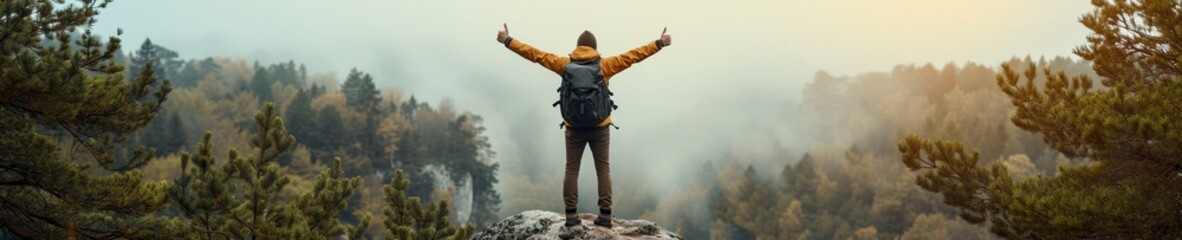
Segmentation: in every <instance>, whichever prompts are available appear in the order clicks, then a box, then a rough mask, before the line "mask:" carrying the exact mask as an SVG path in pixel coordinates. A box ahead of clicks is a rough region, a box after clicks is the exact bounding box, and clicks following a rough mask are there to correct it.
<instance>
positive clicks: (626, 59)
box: [505, 38, 661, 127]
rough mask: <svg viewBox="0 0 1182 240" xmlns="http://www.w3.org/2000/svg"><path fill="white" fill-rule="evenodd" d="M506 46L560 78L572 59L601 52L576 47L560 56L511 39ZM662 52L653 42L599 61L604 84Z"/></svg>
mask: <svg viewBox="0 0 1182 240" xmlns="http://www.w3.org/2000/svg"><path fill="white" fill-rule="evenodd" d="M505 46H506V47H508V48H509V50H512V51H513V52H515V53H517V55H521V57H523V58H525V59H526V60H529V61H530V62H534V63H537V64H539V65H542V67H546V69H550V71H553V72H554V73H556V74H558V75H559V76H562V72H563V68H565V67H566V64H567V63H570V61H571V59H574V60H575V61H585V60H591V59H595V58H597V57H599V51H596V50H595V49H594V48H591V47H587V46H578V47H575V50H574V51H571V52H570V54H569V56H558V55H556V54H553V53H550V52H546V51H542V50H539V49H537V48H534V47H533V46H530V45H529V44H525V43H524V42H521V41H519V40H517V39H514V38H509V40H506V43H505ZM660 50H661V46H660V45H659V44H658V42H657V41H652V42H649V43H648V44H645V45H644V46H640V47H638V48H635V49H632V50H629V51H628V52H625V53H623V54H620V55H616V56H610V57H604V58H601V59H599V69H600V71H603V81H604V84H609V85H610V84H611V79H612V76H615V75H616V74H617V73H620V72H623V71H624V69H628V67H631V66H632V64H635V63H638V62H640V61H642V60H644V59H645V58H648V57H649V56H652V55H653V54H655V53H657V51H660ZM611 123H612V119H611V117H608V118H607V119H604V120H603V122H600V123H599V124H598V126H600V127H604V126H607V125H609V124H611ZM566 126H567V127H570V126H571V124H570V122H566Z"/></svg>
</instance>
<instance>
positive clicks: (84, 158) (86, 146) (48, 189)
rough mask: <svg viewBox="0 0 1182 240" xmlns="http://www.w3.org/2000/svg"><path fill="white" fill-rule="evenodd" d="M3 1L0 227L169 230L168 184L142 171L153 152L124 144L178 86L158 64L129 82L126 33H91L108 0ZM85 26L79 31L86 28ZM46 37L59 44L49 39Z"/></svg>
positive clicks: (102, 233) (60, 232) (129, 233)
mask: <svg viewBox="0 0 1182 240" xmlns="http://www.w3.org/2000/svg"><path fill="white" fill-rule="evenodd" d="M66 2H67V1H48V0H41V1H33V0H26V1H3V2H0V12H3V13H4V14H3V17H0V73H2V74H0V216H3V217H0V231H2V232H5V233H7V234H12V235H15V236H17V237H20V238H31V239H66V238H87V239H93V238H167V237H169V236H172V235H171V234H172V233H174V231H173V230H175V229H176V228H177V224H175V222H172V221H168V220H167V219H164V218H160V217H156V216H153V215H152V213H153V212H155V211H157V210H159V209H162V208H164V207H165V206H167V201H166V197H165V196H166V195H165V194H164V192H165V191H164V190H165V189H167V188H168V187H169V183H167V182H151V181H145V180H143V179H142V175H143V174H142V173H141V172H140V171H139V170H137V169H138V168H139V167H140V166H143V165H144V164H146V163H147V162H148V160H149V159H150V158H151V157H152V155H153V152H154V150H153V149H149V148H145V147H142V146H141V147H137V148H136V149H135V150H134V151H133V153H132V154H128V155H129V156H127V157H125V158H124V157H120V158H117V157H116V156H117V154H114V152H116V151H117V150H118V149H117V146H119V144H120V143H122V142H124V141H125V140H127V136H129V135H130V134H132V133H133V132H135V131H136V130H138V129H140V128H143V127H144V126H146V125H147V124H148V123H149V122H150V121H152V119H153V118H154V117H155V116H156V113H157V111H158V109H159V107H160V104H161V103H162V102H164V100H165V97H166V96H167V95H168V92H169V90H170V88H169V84H168V81H167V80H164V81H160V79H159V78H158V77H157V76H158V75H157V73H156V71H154V69H153V68H152V67H151V66H152V65H151V64H147V65H145V66H146V67H145V68H144V69H142V70H140V71H137V72H136V73H135V75H134V76H135V77H134V78H132V81H131V82H128V81H125V80H124V75H123V74H122V71H123V66H121V65H119V64H117V63H115V62H113V61H111V60H112V58H113V56H114V55H116V54H118V52H119V49H120V39H119V38H118V37H110V38H108V39H107V41H106V42H105V43H104V42H103V41H102V40H100V39H99V37H97V36H95V35H93V34H91V32H90V31H89V30H85V31H82V30H83V29H88V28H89V26H91V25H93V24H94V23H95V22H96V17H97V15H98V14H99V10H100V9H102V8H105V7H106V6H107V4H109V3H110V1H68V2H69V3H66ZM79 33H81V34H79ZM43 40H48V41H55V42H57V43H58V44H53V45H45V44H42V43H41V42H42V41H43Z"/></svg>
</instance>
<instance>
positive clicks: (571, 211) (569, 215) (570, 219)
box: [565, 208, 583, 227]
mask: <svg viewBox="0 0 1182 240" xmlns="http://www.w3.org/2000/svg"><path fill="white" fill-rule="evenodd" d="M582 222H583V220H580V219H579V210H578V209H575V208H567V209H566V224H565V226H567V227H571V226H574V225H579V223H582Z"/></svg>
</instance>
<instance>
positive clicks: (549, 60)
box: [497, 24, 570, 74]
mask: <svg viewBox="0 0 1182 240" xmlns="http://www.w3.org/2000/svg"><path fill="white" fill-rule="evenodd" d="M504 26H505V30H504V31H500V32H497V42H499V43H502V44H505V47H506V48H509V50H511V51H513V52H515V53H517V55H520V56H521V57H523V58H525V60H529V61H530V62H535V63H538V64H540V65H542V67H546V69H550V71H553V72H554V73H557V74H562V68H563V66H565V65H566V64H567V63H569V62H570V58H567V57H561V56H558V55H556V54H553V53H550V52H546V51H542V50H540V49H537V48H534V47H533V46H530V45H529V44H525V43H524V42H521V41H514V40H516V39H513V37H510V36H509V24H505V25H504Z"/></svg>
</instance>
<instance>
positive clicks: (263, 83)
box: [249, 62, 275, 102]
mask: <svg viewBox="0 0 1182 240" xmlns="http://www.w3.org/2000/svg"><path fill="white" fill-rule="evenodd" d="M274 82H275V79H273V78H272V76H271V73H270V72H269V71H267V68H264V67H262V66H259V63H258V62H255V63H254V77H251V78H250V83H249V84H250V92H252V93H254V95H255V96H256V97H258V98H259V102H267V101H271V99H272V98H273V96H272V95H273V94H272V93H271V84H272V83H274Z"/></svg>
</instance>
